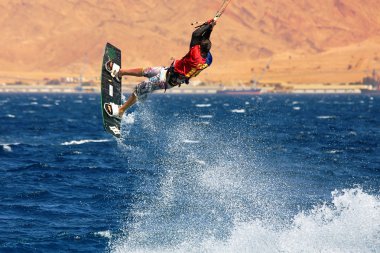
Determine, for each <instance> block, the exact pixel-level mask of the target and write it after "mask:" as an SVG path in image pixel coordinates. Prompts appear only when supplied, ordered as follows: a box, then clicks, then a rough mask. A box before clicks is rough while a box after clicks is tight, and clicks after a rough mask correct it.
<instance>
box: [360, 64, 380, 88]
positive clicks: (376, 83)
mask: <svg viewBox="0 0 380 253" xmlns="http://www.w3.org/2000/svg"><path fill="white" fill-rule="evenodd" d="M363 84H367V85H371V86H372V89H373V90H380V77H379V76H378V74H377V70H376V69H374V70H373V71H372V76H366V77H364V78H363Z"/></svg>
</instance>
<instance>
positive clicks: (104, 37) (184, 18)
mask: <svg viewBox="0 0 380 253" xmlns="http://www.w3.org/2000/svg"><path fill="white" fill-rule="evenodd" d="M221 2H222V1H220V0H207V1H204V0H192V1H187V0H161V1H157V0H141V1H132V0H112V1H110V0H102V1H100V0H64V1H61V0H34V1H29V0H0V14H1V15H0V34H1V36H0V46H1V51H0V72H1V75H2V76H17V77H24V76H36V77H42V76H63V75H79V73H83V74H84V75H85V76H87V77H88V78H90V77H97V76H99V73H98V72H99V70H100V63H101V59H102V55H103V50H104V45H105V43H106V42H111V43H112V44H114V45H116V46H118V47H119V48H120V49H121V50H122V51H123V59H122V60H123V66H128V67H136V66H150V65H167V64H169V63H170V58H171V57H175V58H178V57H182V56H183V55H184V54H186V52H187V50H188V45H189V40H190V37H191V33H192V31H193V29H194V28H193V27H192V26H191V25H190V23H191V22H194V21H205V20H207V19H209V18H212V17H213V16H214V14H215V12H216V11H217V9H218V7H219V6H220V4H221ZM379 13H380V4H379V3H378V0H362V1H357V0H344V1H343V0H314V1H298V0H297V1H296V0H282V1H272V0H267V1H252V0H232V3H231V4H230V6H229V7H228V9H227V10H226V12H225V13H224V15H223V16H222V18H221V19H220V20H219V21H218V24H217V26H216V27H215V29H214V32H213V34H212V42H213V49H212V52H213V55H214V63H213V67H212V68H210V69H208V70H207V71H205V72H204V73H202V74H201V75H200V76H199V78H201V79H203V80H212V81H237V80H243V81H244V80H249V79H250V78H252V77H254V76H257V75H259V73H260V72H261V70H262V68H264V67H265V65H266V64H267V63H268V62H270V63H271V65H270V68H269V71H268V73H266V74H265V77H264V78H263V80H267V81H281V82H343V81H356V80H360V78H361V77H362V76H363V75H364V74H365V73H366V72H368V71H370V70H372V69H374V68H377V69H380V55H379V54H380V14H379Z"/></svg>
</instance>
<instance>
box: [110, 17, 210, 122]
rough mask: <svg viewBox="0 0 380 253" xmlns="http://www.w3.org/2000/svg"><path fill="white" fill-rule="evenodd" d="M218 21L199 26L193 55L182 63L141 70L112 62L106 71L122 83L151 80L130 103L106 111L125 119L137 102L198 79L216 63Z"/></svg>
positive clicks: (194, 36) (145, 82)
mask: <svg viewBox="0 0 380 253" xmlns="http://www.w3.org/2000/svg"><path fill="white" fill-rule="evenodd" d="M215 25H216V21H215V20H214V19H211V20H209V21H207V22H206V23H204V24H203V25H201V26H200V27H198V28H197V29H196V30H195V31H194V32H193V34H192V37H191V42H190V50H189V52H188V53H187V54H186V55H185V56H184V57H183V58H182V59H180V60H175V61H174V62H173V63H172V65H171V66H170V67H149V68H137V69H120V66H118V65H117V64H116V63H113V62H112V61H108V62H107V63H106V65H105V68H106V70H107V71H108V72H109V73H110V74H111V76H112V77H114V78H116V80H117V81H119V82H120V80H121V78H122V76H124V75H129V76H140V77H147V78H148V79H147V80H145V81H143V82H141V83H140V84H138V85H137V86H136V87H135V89H134V91H133V93H132V94H131V95H130V96H129V98H128V99H127V101H126V102H125V103H124V104H123V105H121V106H119V105H116V104H114V103H105V104H104V110H105V111H106V113H107V114H108V115H109V116H111V117H119V118H121V117H122V116H123V114H124V112H125V111H126V110H127V109H128V108H129V107H131V106H132V105H134V104H135V103H136V101H137V100H139V101H143V100H145V99H146V97H147V96H148V94H149V93H152V92H154V91H156V90H162V89H163V90H166V89H171V88H173V87H175V86H181V84H183V83H186V84H188V83H189V80H190V78H192V77H195V76H197V75H198V74H199V73H200V72H201V71H202V70H204V69H205V68H207V67H209V66H210V65H211V63H212V55H211V53H210V49H211V41H210V35H211V32H212V30H213V27H214V26H215Z"/></svg>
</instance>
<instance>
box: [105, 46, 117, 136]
mask: <svg viewBox="0 0 380 253" xmlns="http://www.w3.org/2000/svg"><path fill="white" fill-rule="evenodd" d="M109 60H112V61H113V62H114V63H116V64H118V65H119V66H120V67H121V51H120V49H118V48H117V47H115V46H113V45H111V44H110V43H107V45H106V47H105V50H104V57H103V63H102V74H101V84H100V85H101V86H100V93H101V95H100V96H101V110H102V115H103V127H104V130H105V131H106V132H108V133H110V134H112V135H113V136H116V137H118V138H120V137H121V130H120V124H121V119H120V118H117V117H110V116H109V115H108V114H107V113H106V111H105V110H104V104H105V103H111V102H112V103H115V104H117V105H120V104H121V80H120V82H119V81H117V80H116V79H115V78H113V77H112V76H111V73H109V72H108V71H107V70H106V68H105V64H106V62H108V61H109Z"/></svg>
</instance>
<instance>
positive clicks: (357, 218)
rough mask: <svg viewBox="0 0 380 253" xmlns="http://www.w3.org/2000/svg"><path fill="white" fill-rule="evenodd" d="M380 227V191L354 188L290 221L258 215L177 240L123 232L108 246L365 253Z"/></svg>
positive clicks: (375, 243) (377, 247) (379, 243)
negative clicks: (221, 234) (221, 232)
mask: <svg viewBox="0 0 380 253" xmlns="http://www.w3.org/2000/svg"><path fill="white" fill-rule="evenodd" d="M279 227H280V228H279ZM193 232H194V231H193ZM379 232H380V198H379V196H376V195H371V194H369V193H366V192H364V191H363V190H362V189H361V188H354V189H345V190H342V191H334V192H332V201H331V202H329V203H323V204H318V205H316V206H314V207H313V208H312V209H311V210H309V211H301V212H300V213H299V214H297V215H296V216H295V217H294V218H293V220H292V221H291V222H290V224H268V223H266V222H264V221H262V220H260V219H255V220H252V221H248V222H236V223H234V224H232V225H231V231H230V235H229V236H228V237H227V238H226V239H217V238H215V237H213V236H210V237H203V238H202V239H201V240H191V239H189V240H184V241H182V242H181V243H179V244H177V245H162V244H160V243H158V242H155V243H152V244H151V245H149V243H145V244H139V243H138V242H136V241H129V240H128V238H125V240H121V241H118V242H117V243H111V246H112V247H111V252H120V253H122V252H133V253H138V252H162V253H164V252H178V253H180V252H208V253H219V252H225V253H229V252H231V253H232V252H239V253H240V252H241V253H245V252H247V253H251V252H263V253H265V252H282V253H288V252H289V253H297V252H331V253H333V252H334V253H340V252H342V253H343V252H364V253H365V252H368V253H369V252H379V251H380V237H379ZM188 238H192V236H191V235H189V237H188Z"/></svg>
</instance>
